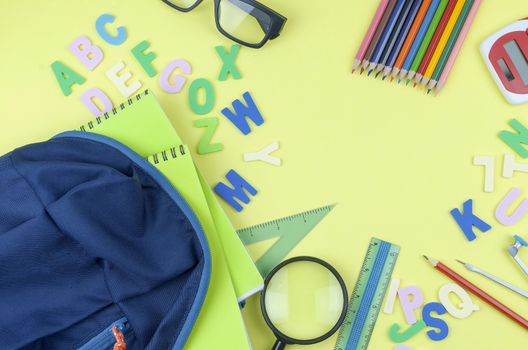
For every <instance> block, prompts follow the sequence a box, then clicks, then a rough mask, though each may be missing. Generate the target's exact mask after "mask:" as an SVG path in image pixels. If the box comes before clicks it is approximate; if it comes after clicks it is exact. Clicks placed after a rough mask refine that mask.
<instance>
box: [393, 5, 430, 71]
mask: <svg viewBox="0 0 528 350" xmlns="http://www.w3.org/2000/svg"><path fill="white" fill-rule="evenodd" d="M430 6H431V0H423V2H422V4H421V5H420V9H419V10H418V13H417V14H416V17H415V18H414V22H413V24H412V26H411V28H410V29H409V33H408V34H407V38H406V39H405V42H404V43H403V46H402V48H401V50H400V53H399V54H398V57H397V58H396V62H395V63H394V68H393V69H392V79H394V78H396V77H397V76H398V73H399V72H400V70H401V68H402V66H403V63H404V61H405V59H406V58H407V55H408V54H409V51H410V50H411V45H412V44H413V42H414V38H416V34H418V30H419V29H420V26H421V25H422V22H423V20H424V18H425V15H426V13H427V10H428V9H429V7H430Z"/></svg>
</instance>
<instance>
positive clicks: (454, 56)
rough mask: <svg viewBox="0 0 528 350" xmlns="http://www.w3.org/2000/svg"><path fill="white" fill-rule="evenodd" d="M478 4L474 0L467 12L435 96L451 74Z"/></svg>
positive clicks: (477, 0) (479, 0)
mask: <svg viewBox="0 0 528 350" xmlns="http://www.w3.org/2000/svg"><path fill="white" fill-rule="evenodd" d="M480 3H481V0H475V3H474V4H473V7H472V8H471V11H470V12H469V15H468V18H467V19H466V23H465V24H464V27H462V31H461V32H460V35H459V37H458V39H457V41H456V43H455V46H454V47H453V52H451V56H449V59H448V60H447V63H446V66H445V68H444V71H443V72H442V75H440V78H439V79H438V85H436V90H435V95H438V93H439V92H440V90H442V88H443V87H444V85H445V83H446V80H447V77H448V76H449V73H450V72H451V69H452V68H453V65H454V64H455V61H456V59H457V57H458V54H459V53H460V49H461V48H462V44H464V40H466V37H467V35H468V33H469V29H470V28H471V25H472V24H473V21H474V20H475V16H476V15H477V11H478V9H479V6H480Z"/></svg>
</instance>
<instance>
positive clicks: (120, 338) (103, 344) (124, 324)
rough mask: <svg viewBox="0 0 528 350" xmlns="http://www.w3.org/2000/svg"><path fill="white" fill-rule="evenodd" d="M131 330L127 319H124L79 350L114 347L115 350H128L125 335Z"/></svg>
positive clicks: (78, 349)
mask: <svg viewBox="0 0 528 350" xmlns="http://www.w3.org/2000/svg"><path fill="white" fill-rule="evenodd" d="M129 328H130V325H129V323H128V320H127V318H126V317H123V318H121V319H119V320H117V321H115V322H114V323H112V324H111V325H110V326H108V327H107V328H105V329H104V330H103V331H102V332H101V333H99V334H98V335H96V336H95V337H93V338H92V339H90V340H89V341H88V342H86V343H85V344H84V345H83V346H81V347H80V348H77V350H102V349H108V348H110V347H111V346H112V345H113V346H114V348H113V349H114V350H126V343H125V340H124V333H125V332H126V331H127V330H128V329H129Z"/></svg>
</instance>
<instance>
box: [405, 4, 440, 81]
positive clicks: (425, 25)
mask: <svg viewBox="0 0 528 350" xmlns="http://www.w3.org/2000/svg"><path fill="white" fill-rule="evenodd" d="M438 5H440V0H432V2H431V5H430V6H429V9H428V10H427V13H426V15H425V18H424V19H423V21H422V24H421V25H420V30H418V33H417V34H416V38H415V39H414V42H413V43H412V46H411V49H410V50H409V54H408V55H407V58H405V62H404V63H403V66H402V69H401V71H400V76H399V78H398V83H399V82H400V81H401V80H403V79H405V77H406V76H407V73H408V72H409V70H410V68H411V65H412V64H413V62H414V59H415V58H416V55H417V53H418V49H419V48H420V46H421V45H422V42H423V40H424V38H425V35H426V33H427V30H428V29H429V26H430V24H431V21H432V20H433V17H434V15H435V13H436V10H437V9H438Z"/></svg>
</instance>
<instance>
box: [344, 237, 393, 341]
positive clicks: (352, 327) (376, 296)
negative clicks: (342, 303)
mask: <svg viewBox="0 0 528 350" xmlns="http://www.w3.org/2000/svg"><path fill="white" fill-rule="evenodd" d="M399 252H400V247H399V246H397V245H394V244H391V243H389V242H385V241H382V240H380V239H377V238H372V239H371V241H370V244H369V247H368V250H367V254H366V256H365V259H364V260H363V265H362V266H361V271H360V272H359V277H358V279H357V282H356V285H355V287H354V291H353V292H352V296H351V297H350V301H349V303H348V310H347V314H346V317H345V321H344V322H343V325H342V326H341V329H340V330H339V335H338V336H337V341H336V345H335V347H334V350H366V349H367V347H368V344H369V341H370V337H371V336H372V332H373V331H374V326H375V324H376V320H377V319H378V314H379V311H380V309H381V303H382V302H383V298H384V296H385V293H386V291H387V286H388V285H389V282H390V280H391V276H392V271H393V270H394V265H395V264H396V259H397V258H398V254H399Z"/></svg>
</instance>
